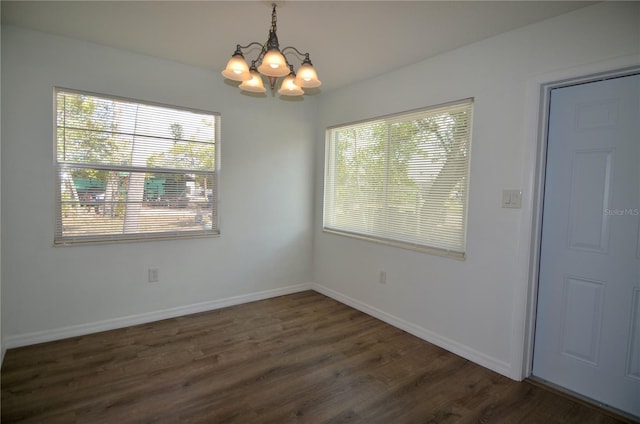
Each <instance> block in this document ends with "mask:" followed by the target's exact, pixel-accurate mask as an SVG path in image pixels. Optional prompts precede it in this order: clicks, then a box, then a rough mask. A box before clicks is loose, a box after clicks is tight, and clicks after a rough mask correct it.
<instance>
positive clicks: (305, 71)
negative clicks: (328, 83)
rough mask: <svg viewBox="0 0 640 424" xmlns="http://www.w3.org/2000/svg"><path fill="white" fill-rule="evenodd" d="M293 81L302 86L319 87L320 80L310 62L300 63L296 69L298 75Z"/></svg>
mask: <svg viewBox="0 0 640 424" xmlns="http://www.w3.org/2000/svg"><path fill="white" fill-rule="evenodd" d="M295 83H296V85H297V86H299V87H303V88H315V87H320V85H321V84H322V82H320V80H319V79H318V73H317V72H316V70H315V69H314V68H313V66H311V64H310V63H304V62H303V63H302V65H301V66H300V68H299V69H298V76H297V77H296V80H295Z"/></svg>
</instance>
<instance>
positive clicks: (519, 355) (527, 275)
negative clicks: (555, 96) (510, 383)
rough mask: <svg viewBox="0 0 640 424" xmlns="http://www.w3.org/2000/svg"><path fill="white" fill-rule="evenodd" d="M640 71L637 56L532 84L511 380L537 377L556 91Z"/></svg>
mask: <svg viewBox="0 0 640 424" xmlns="http://www.w3.org/2000/svg"><path fill="white" fill-rule="evenodd" d="M636 73H640V57H639V56H638V55H633V56H627V57H623V58H617V59H614V60H610V61H606V62H601V63H597V64H591V65H585V66H580V67H576V68H571V69H568V70H562V71H557V72H553V73H549V74H544V75H541V76H537V77H534V78H531V79H529V80H528V81H527V92H526V105H525V112H526V114H527V116H526V122H525V131H527V133H528V134H529V136H528V138H527V140H525V141H526V145H525V152H524V158H523V165H524V166H523V171H524V175H523V190H526V191H528V192H529V193H531V196H530V198H529V199H526V198H525V199H526V200H524V199H523V200H524V202H523V206H526V207H525V208H523V212H524V214H523V220H522V222H523V225H522V228H521V230H522V231H521V233H520V237H521V238H520V239H521V240H522V241H523V244H525V245H527V244H528V249H526V248H523V249H522V252H523V253H522V254H521V255H520V257H519V258H518V263H519V266H520V270H521V272H522V278H523V281H526V284H523V285H522V286H520V287H518V288H517V289H516V290H515V295H514V296H515V297H514V312H513V318H514V319H513V323H514V325H513V329H512V335H513V337H512V365H513V367H512V370H511V377H512V378H514V379H516V380H522V379H525V378H529V377H531V376H532V369H533V348H534V339H535V325H536V309H537V300H538V278H539V267H540V249H541V240H542V212H543V201H544V181H545V173H546V159H547V157H546V152H547V138H548V137H547V135H548V122H549V106H550V97H551V96H550V95H551V90H553V89H555V88H561V87H568V86H572V85H578V84H585V83H590V82H596V81H602V80H606V79H611V78H618V77H623V76H628V75H632V74H636ZM527 200H528V202H527Z"/></svg>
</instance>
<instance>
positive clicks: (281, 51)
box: [280, 46, 309, 57]
mask: <svg viewBox="0 0 640 424" xmlns="http://www.w3.org/2000/svg"><path fill="white" fill-rule="evenodd" d="M285 50H293V51H295V52H296V53H297V54H298V55H299V56H305V57H308V56H309V53H302V52H301V51H300V50H298V49H296V48H295V47H293V46H287V47H285V48H284V49H282V50H280V53H282V54H283V55H284V51H285Z"/></svg>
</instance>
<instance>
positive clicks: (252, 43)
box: [237, 41, 264, 50]
mask: <svg viewBox="0 0 640 424" xmlns="http://www.w3.org/2000/svg"><path fill="white" fill-rule="evenodd" d="M252 46H260V47H263V48H264V46H263V44H262V43H258V42H257V41H252V42H251V43H249V44H247V45H246V46H241V45H240V44H238V47H237V48H239V49H243V50H244V49H248V48H249V47H252Z"/></svg>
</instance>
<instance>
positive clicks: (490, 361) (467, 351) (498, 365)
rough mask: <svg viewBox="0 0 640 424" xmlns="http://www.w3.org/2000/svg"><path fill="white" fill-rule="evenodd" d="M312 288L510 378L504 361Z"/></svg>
mask: <svg viewBox="0 0 640 424" xmlns="http://www.w3.org/2000/svg"><path fill="white" fill-rule="evenodd" d="M312 288H313V290H315V291H317V292H318V293H320V294H323V295H325V296H329V297H330V298H332V299H335V300H337V301H338V302H341V303H344V304H345V305H348V306H351V307H352V308H354V309H357V310H359V311H361V312H364V313H365V314H368V315H371V316H372V317H374V318H377V319H379V320H381V321H384V322H386V323H387V324H390V325H392V326H394V327H396V328H399V329H401V330H404V331H406V332H407V333H409V334H412V335H414V336H416V337H419V338H421V339H422V340H425V341H427V342H429V343H432V344H434V345H436V346H440V347H441V348H443V349H446V350H448V351H449V352H452V353H455V354H456V355H458V356H461V357H463V358H465V359H468V360H470V361H472V362H475V363H476V364H478V365H481V366H483V367H485V368H488V369H490V370H492V371H495V372H497V373H499V374H502V375H504V376H506V377H510V376H511V374H512V373H511V368H510V366H509V364H508V363H506V362H504V361H500V360H498V359H496V358H493V357H491V356H489V355H486V354H484V353H482V352H478V351H477V350H475V349H472V348H470V347H469V346H466V345H463V344H460V343H458V342H456V341H453V340H451V339H448V338H446V337H444V336H442V335H440V334H437V333H434V332H433V331H430V330H427V329H426V328H424V327H421V326H419V325H416V324H413V323H411V322H409V321H405V320H403V319H402V318H398V317H396V316H394V315H391V314H389V313H387V312H384V311H381V310H380V309H377V308H375V307H373V306H370V305H367V304H366V303H363V302H360V301H359V300H356V299H353V298H351V297H349V296H346V295H344V294H342V293H339V292H337V291H335V290H332V289H330V288H328V287H325V286H322V285H320V284H317V283H314V284H313V285H312Z"/></svg>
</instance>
